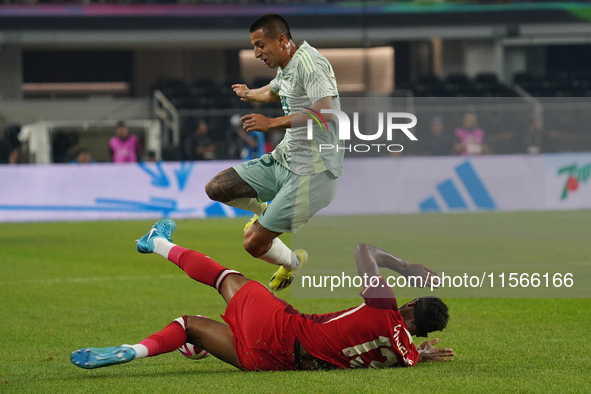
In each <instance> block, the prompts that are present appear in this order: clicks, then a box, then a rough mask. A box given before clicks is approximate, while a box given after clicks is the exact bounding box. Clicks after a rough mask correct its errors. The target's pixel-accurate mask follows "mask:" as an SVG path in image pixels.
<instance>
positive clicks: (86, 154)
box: [71, 148, 96, 164]
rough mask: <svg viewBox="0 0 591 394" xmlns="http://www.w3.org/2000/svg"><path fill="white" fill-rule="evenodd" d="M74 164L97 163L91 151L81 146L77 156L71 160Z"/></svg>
mask: <svg viewBox="0 0 591 394" xmlns="http://www.w3.org/2000/svg"><path fill="white" fill-rule="evenodd" d="M71 163H74V164H88V163H96V160H94V159H93V158H92V155H91V154H90V151H89V150H88V149H86V148H81V149H79V150H78V153H77V154H76V158H75V159H74V160H72V161H71Z"/></svg>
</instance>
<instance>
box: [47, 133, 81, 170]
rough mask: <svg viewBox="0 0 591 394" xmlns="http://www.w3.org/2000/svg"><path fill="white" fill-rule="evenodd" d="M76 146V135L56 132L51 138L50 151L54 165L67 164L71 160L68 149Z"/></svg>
mask: <svg viewBox="0 0 591 394" xmlns="http://www.w3.org/2000/svg"><path fill="white" fill-rule="evenodd" d="M77 144H78V133H76V132H74V131H58V132H57V133H55V135H54V137H53V141H52V143H51V151H52V154H53V162H54V163H68V162H69V161H70V159H71V157H72V156H71V152H70V148H72V147H74V146H76V145H77Z"/></svg>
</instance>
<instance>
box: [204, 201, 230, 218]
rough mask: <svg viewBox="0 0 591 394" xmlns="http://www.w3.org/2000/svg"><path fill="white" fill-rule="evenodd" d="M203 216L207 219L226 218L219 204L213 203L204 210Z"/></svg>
mask: <svg viewBox="0 0 591 394" xmlns="http://www.w3.org/2000/svg"><path fill="white" fill-rule="evenodd" d="M205 216H207V217H226V216H227V215H226V212H225V211H224V207H222V204H221V203H219V202H214V203H213V204H211V205H210V206H208V207H207V208H205Z"/></svg>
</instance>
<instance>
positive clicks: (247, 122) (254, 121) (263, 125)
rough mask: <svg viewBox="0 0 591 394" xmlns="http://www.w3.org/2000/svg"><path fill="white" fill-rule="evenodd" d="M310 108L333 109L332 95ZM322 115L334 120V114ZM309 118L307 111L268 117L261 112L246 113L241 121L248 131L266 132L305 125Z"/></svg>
mask: <svg viewBox="0 0 591 394" xmlns="http://www.w3.org/2000/svg"><path fill="white" fill-rule="evenodd" d="M234 86H237V85H234ZM271 93H272V92H271ZM310 108H311V109H312V110H313V111H316V112H320V111H321V110H322V109H332V97H324V98H322V99H320V100H318V101H316V102H315V103H314V104H312V105H311V106H310ZM322 116H323V117H324V120H326V121H327V122H330V121H332V120H333V115H332V114H330V113H327V114H322ZM308 119H310V115H308V114H307V113H306V112H296V113H293V114H291V115H287V116H279V117H277V118H267V117H266V116H264V115H260V114H248V115H244V116H243V117H242V119H240V121H241V122H243V124H242V128H243V129H244V130H245V131H246V132H251V131H263V132H265V131H269V130H274V129H287V128H290V127H305V126H306V124H307V121H308Z"/></svg>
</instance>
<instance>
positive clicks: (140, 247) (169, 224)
mask: <svg viewBox="0 0 591 394" xmlns="http://www.w3.org/2000/svg"><path fill="white" fill-rule="evenodd" d="M174 230H176V223H175V222H174V220H171V219H162V220H161V221H159V222H157V223H156V224H155V225H153V226H152V228H151V229H150V231H149V232H148V234H146V235H144V236H143V237H141V238H140V239H138V240H137V251H138V252H140V253H152V252H154V239H156V238H165V239H166V240H168V241H170V242H172V239H170V236H171V235H172V233H173V232H174Z"/></svg>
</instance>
